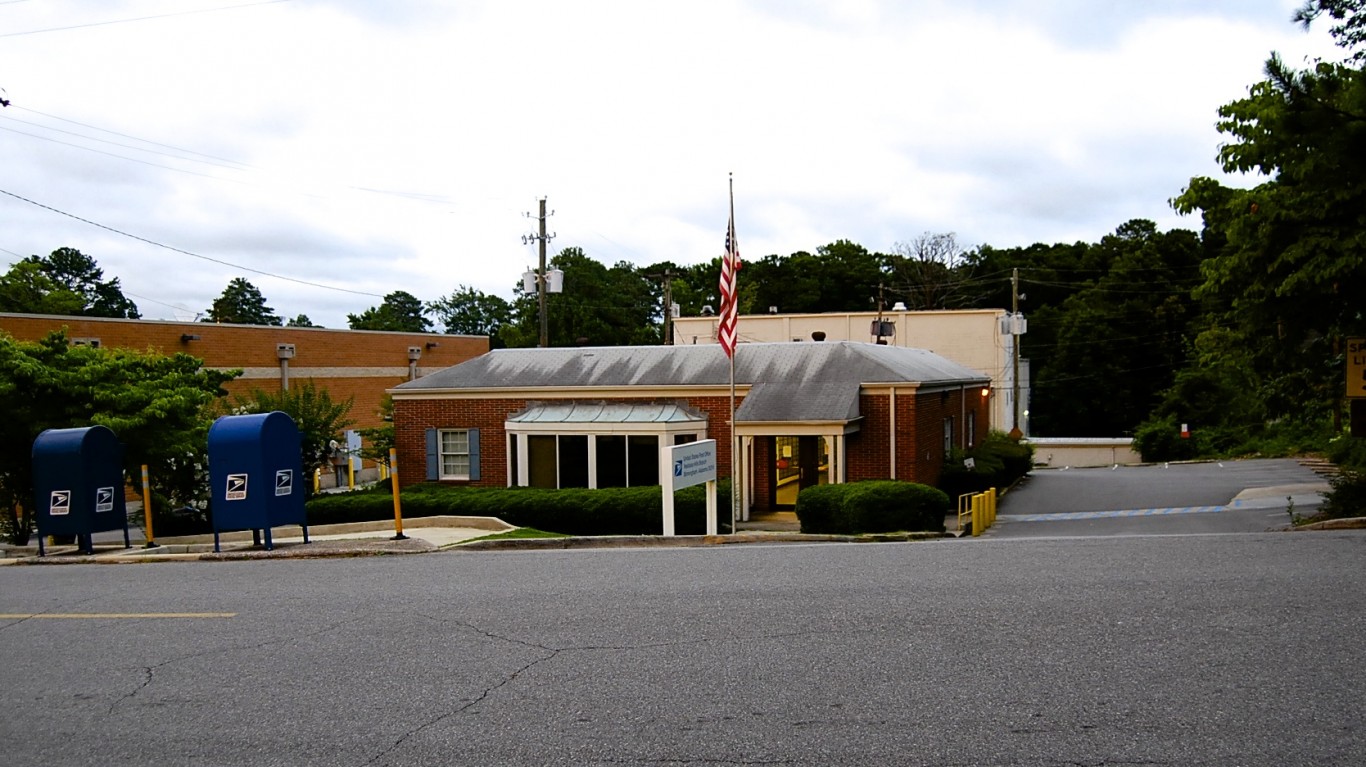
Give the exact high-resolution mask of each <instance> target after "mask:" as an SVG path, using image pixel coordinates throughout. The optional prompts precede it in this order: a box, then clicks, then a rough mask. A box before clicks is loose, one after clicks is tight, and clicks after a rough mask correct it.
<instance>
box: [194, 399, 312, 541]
mask: <svg viewBox="0 0 1366 767" xmlns="http://www.w3.org/2000/svg"><path fill="white" fill-rule="evenodd" d="M300 442H301V437H300V435H299V429H298V427H297V426H295V425H294V419H292V418H290V417H289V416H288V415H286V414H284V413H281V412H279V411H276V412H273V413H256V414H252V415H225V416H223V417H222V418H219V419H218V420H216V421H214V422H213V425H212V426H210V427H209V482H210V483H211V484H212V488H211V493H210V501H211V503H210V506H209V511H210V517H212V520H213V550H214V551H218V533H219V531H222V530H251V531H253V533H257V534H259V532H260V531H262V530H264V531H265V544H266V548H267V549H273V548H274V544H273V543H272V542H271V538H270V529H271V528H272V527H278V526H280V525H300V526H302V527H303V530H304V542H305V543H307V542H308V523H307V521H306V520H305V519H304V487H303V462H302V460H301V459H300V456H299V446H300Z"/></svg>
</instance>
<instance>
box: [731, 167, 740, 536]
mask: <svg viewBox="0 0 1366 767" xmlns="http://www.w3.org/2000/svg"><path fill="white" fill-rule="evenodd" d="M728 175H729V184H730V241H731V248H733V249H735V250H738V249H739V245H738V244H736V242H735V174H733V173H731V174H728ZM737 293H738V291H737ZM739 303H740V297H739V295H736V296H735V304H736V306H735V309H734V311H735V313H736V315H737V321H736V338H735V340H736V344H735V346H736V347H737V348H735V349H732V350H731V353H730V355H729V356H730V534H731V535H735V532H736V531H735V524H736V522H738V521H739V517H740V514H739V511H738V509H739V507H740V496H741V493H742V490H741V488H742V487H743V485H744V482H743V479H742V478H741V477H740V476H739V473H740V470H739V466H740V437H739V436H738V435H737V434H736V433H735V431H736V430H735V352H736V351H738V347H739V345H740V344H739V343H738V342H739V340H740V338H739V320H738V315H739V313H740V307H739Z"/></svg>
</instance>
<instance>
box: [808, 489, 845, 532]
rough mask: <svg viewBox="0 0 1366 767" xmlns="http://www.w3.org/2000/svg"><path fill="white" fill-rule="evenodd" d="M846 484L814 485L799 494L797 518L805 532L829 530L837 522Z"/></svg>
mask: <svg viewBox="0 0 1366 767" xmlns="http://www.w3.org/2000/svg"><path fill="white" fill-rule="evenodd" d="M845 487H847V486H846V485H813V486H811V487H807V488H803V489H802V491H801V492H800V493H798V494H797V505H796V512H797V519H798V521H800V522H801V523H802V532H803V533H825V532H829V531H830V530H831V529H832V528H833V526H834V524H835V516H836V514H838V513H839V509H840V504H841V503H843V501H844V489H845Z"/></svg>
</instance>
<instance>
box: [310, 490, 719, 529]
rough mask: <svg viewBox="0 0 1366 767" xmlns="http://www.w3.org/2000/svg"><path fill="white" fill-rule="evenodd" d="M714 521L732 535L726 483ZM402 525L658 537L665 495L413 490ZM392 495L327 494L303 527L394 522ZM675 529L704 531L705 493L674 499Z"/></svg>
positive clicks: (404, 497)
mask: <svg viewBox="0 0 1366 767" xmlns="http://www.w3.org/2000/svg"><path fill="white" fill-rule="evenodd" d="M717 484H718V487H717V517H718V522H719V527H720V529H722V530H729V528H730V512H729V509H730V505H729V504H730V492H729V483H728V482H720V483H717ZM400 500H401V504H402V505H401V508H402V511H403V516H404V517H405V518H417V517H430V516H438V515H452V516H469V517H497V518H499V519H501V520H503V521H504V522H507V523H508V524H510V525H516V526H518V527H534V528H537V529H539V530H545V531H549V532H556V533H564V534H568V535H659V534H661V533H662V532H663V527H664V521H663V520H664V502H663V495H662V493H661V490H660V488H659V487H658V486H653V487H620V488H605V489H601V490H589V489H586V488H566V489H563V490H547V489H542V488H530V487H509V488H495V487H450V486H445V485H435V484H430V485H413V486H411V487H407V488H404V489H403V491H402V493H401V498H400ZM393 515H394V505H393V496H392V494H390V493H385V492H376V491H368V490H367V491H359V492H351V493H328V494H324V495H320V496H318V497H316V498H313V499H312V500H310V501H309V502H308V523H309V524H310V525H325V524H332V523H336V522H362V521H375V520H383V519H392V518H393ZM674 526H675V531H676V532H678V533H679V534H680V535H700V534H702V533H704V532H705V531H706V488H705V487H704V486H701V485H698V486H696V487H690V488H685V489H683V490H680V491H678V492H677V493H675V495H674Z"/></svg>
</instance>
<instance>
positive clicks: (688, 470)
mask: <svg viewBox="0 0 1366 767" xmlns="http://www.w3.org/2000/svg"><path fill="white" fill-rule="evenodd" d="M669 460H670V462H671V463H672V464H673V471H672V472H671V473H672V474H673V488H674V489H675V490H681V489H683V488H685V487H692V486H693V485H700V484H702V483H703V482H711V481H713V480H715V479H716V440H714V439H704V440H702V441H700V442H689V443H687V444H683V445H674V446H672V447H670V448H669Z"/></svg>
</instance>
